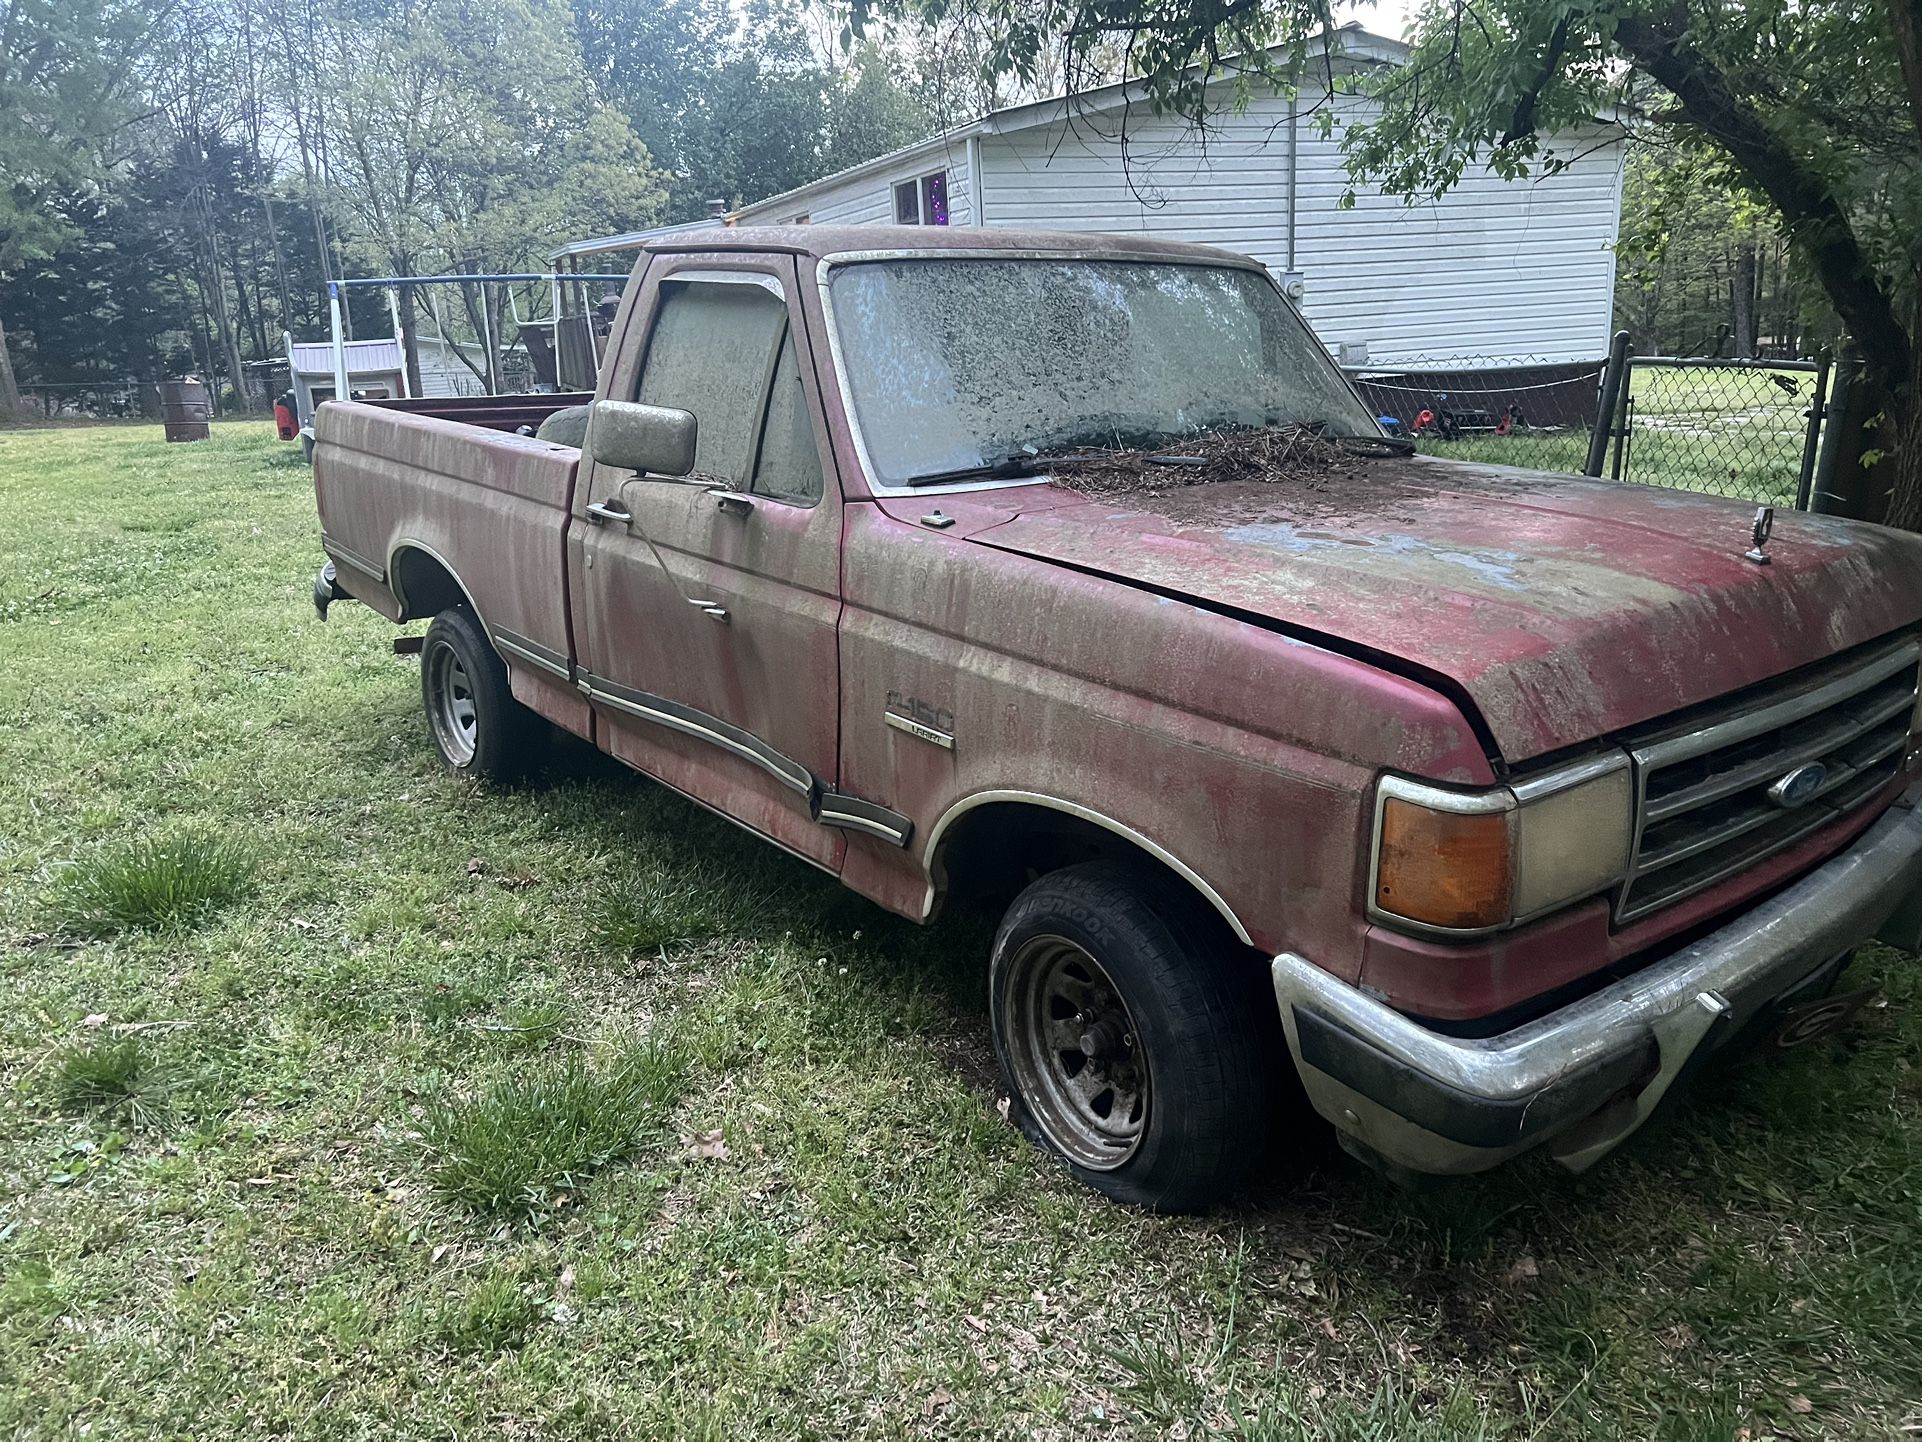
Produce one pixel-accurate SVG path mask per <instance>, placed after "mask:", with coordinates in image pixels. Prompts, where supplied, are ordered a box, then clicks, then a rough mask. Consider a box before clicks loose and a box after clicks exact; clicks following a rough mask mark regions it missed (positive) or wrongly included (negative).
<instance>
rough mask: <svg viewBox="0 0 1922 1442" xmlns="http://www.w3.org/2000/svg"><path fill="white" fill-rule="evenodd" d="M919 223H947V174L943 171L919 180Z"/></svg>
mask: <svg viewBox="0 0 1922 1442" xmlns="http://www.w3.org/2000/svg"><path fill="white" fill-rule="evenodd" d="M921 223H922V224H923V225H946V224H947V223H948V173H947V171H945V170H937V171H935V172H934V174H933V175H926V176H923V177H922V178H921Z"/></svg>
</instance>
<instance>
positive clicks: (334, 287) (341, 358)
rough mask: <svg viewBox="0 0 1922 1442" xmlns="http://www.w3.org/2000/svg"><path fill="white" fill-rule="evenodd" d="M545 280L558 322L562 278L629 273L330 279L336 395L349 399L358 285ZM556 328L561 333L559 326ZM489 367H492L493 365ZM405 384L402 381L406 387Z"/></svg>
mask: <svg viewBox="0 0 1922 1442" xmlns="http://www.w3.org/2000/svg"><path fill="white" fill-rule="evenodd" d="M543 280H544V281H546V282H547V284H548V286H549V288H550V289H551V291H552V293H553V297H554V317H555V320H556V322H557V323H558V321H559V319H560V313H561V282H562V281H593V282H599V283H603V284H619V285H626V284H627V281H628V276H626V275H576V274H573V273H562V272H559V271H533V272H515V273H512V274H501V275H370V276H355V277H352V278H350V279H347V280H330V281H328V282H327V313H328V319H329V321H330V322H331V324H332V327H333V345H334V398H335V399H336V400H343V401H344V400H346V399H347V338H346V331H345V329H344V327H343V325H342V316H341V302H342V300H343V298H344V293H345V292H346V291H349V290H353V289H356V288H360V289H371V288H373V287H376V286H378V287H382V288H385V289H393V290H400V289H403V288H406V287H409V286H424V285H461V284H464V283H469V282H473V283H478V284H484V285H517V284H527V283H529V282H533V281H543ZM485 313H486V311H485V306H483V308H482V314H483V315H484V314H485ZM556 329H557V332H558V325H557V327H556ZM395 331H396V333H398V331H399V327H398V326H396V327H395ZM484 343H485V344H488V345H490V346H491V345H492V342H491V340H485V341H484ZM406 366H407V357H406V354H405V348H404V347H403V350H402V355H401V374H402V376H403V377H404V376H405V375H406V374H407V369H406ZM489 369H490V370H491V369H492V367H491V366H490V367H489ZM404 384H405V383H404V382H403V388H404Z"/></svg>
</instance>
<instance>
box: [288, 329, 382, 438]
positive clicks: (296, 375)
mask: <svg viewBox="0 0 1922 1442" xmlns="http://www.w3.org/2000/svg"><path fill="white" fill-rule="evenodd" d="M286 342H287V367H288V369H289V370H290V371H291V372H292V373H293V383H294V415H295V418H296V419H297V420H298V421H299V423H300V424H301V425H302V426H307V425H311V424H312V423H313V419H314V408H315V407H316V406H318V405H319V404H320V403H321V402H322V401H330V400H332V399H334V347H333V345H332V343H331V342H328V341H324V340H323V341H312V342H306V341H296V340H295V339H294V338H293V336H292V335H288V336H286ZM346 347H347V389H348V391H349V399H351V400H357V401H361V400H365V401H380V400H389V399H392V398H393V397H395V396H404V395H406V394H407V360H406V357H405V356H404V355H403V354H402V352H401V348H400V342H399V341H398V340H394V339H392V338H387V339H382V340H350V341H348V342H347V343H346Z"/></svg>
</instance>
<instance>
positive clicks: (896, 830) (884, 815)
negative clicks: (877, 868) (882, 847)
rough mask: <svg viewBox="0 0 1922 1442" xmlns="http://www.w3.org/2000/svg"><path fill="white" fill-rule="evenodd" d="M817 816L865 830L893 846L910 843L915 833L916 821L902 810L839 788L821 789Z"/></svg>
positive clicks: (825, 822)
mask: <svg viewBox="0 0 1922 1442" xmlns="http://www.w3.org/2000/svg"><path fill="white" fill-rule="evenodd" d="M814 819H815V820H816V821H819V822H820V823H821V824H822V825H823V826H841V827H845V828H847V829H848V830H851V831H865V832H866V833H867V834H868V835H870V836H878V837H880V838H881V839H882V840H883V841H885V842H887V843H889V844H890V845H892V846H906V845H907V844H908V839H909V838H910V837H911V836H913V835H914V822H912V821H911V820H909V819H908V818H907V817H905V816H903V815H902V814H901V813H900V812H898V811H890V810H888V808H887V807H885V806H877V805H875V804H874V803H873V802H872V801H863V800H861V799H860V798H859V797H856V796H843V795H842V794H841V793H840V792H838V791H823V792H822V793H821V800H820V806H819V808H818V809H817V810H816V812H815V816H814Z"/></svg>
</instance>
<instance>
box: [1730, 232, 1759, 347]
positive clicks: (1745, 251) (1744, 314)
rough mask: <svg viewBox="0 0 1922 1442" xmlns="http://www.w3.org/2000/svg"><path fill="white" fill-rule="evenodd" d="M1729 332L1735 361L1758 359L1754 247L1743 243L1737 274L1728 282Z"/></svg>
mask: <svg viewBox="0 0 1922 1442" xmlns="http://www.w3.org/2000/svg"><path fill="white" fill-rule="evenodd" d="M1728 324H1729V329H1730V330H1731V331H1732V332H1733V333H1734V336H1735V352H1734V354H1735V358H1736V359H1737V360H1754V359H1755V245H1754V243H1753V242H1752V241H1743V242H1742V243H1741V244H1740V246H1738V247H1737V249H1736V251H1735V274H1734V276H1733V277H1732V278H1731V279H1730V280H1729V307H1728Z"/></svg>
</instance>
